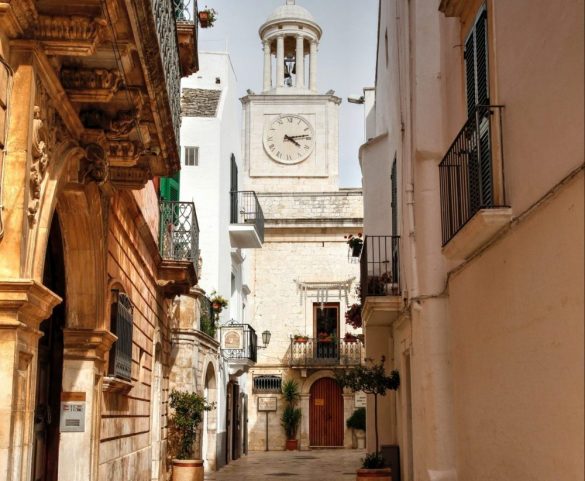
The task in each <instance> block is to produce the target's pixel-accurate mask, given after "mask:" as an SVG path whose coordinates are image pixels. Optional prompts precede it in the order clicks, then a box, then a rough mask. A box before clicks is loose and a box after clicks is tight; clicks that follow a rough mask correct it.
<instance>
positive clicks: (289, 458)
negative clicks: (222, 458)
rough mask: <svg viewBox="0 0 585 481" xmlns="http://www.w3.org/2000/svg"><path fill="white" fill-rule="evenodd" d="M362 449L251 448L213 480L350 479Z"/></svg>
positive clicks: (211, 476)
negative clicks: (268, 449) (283, 449)
mask: <svg viewBox="0 0 585 481" xmlns="http://www.w3.org/2000/svg"><path fill="white" fill-rule="evenodd" d="M365 454H366V452H365V450H363V449H353V450H346V449H317V450H311V451H296V452H291V451H268V452H266V451H254V452H251V453H250V454H248V456H244V457H242V458H240V459H238V460H237V461H235V462H233V463H231V464H229V465H228V466H226V467H225V468H223V469H222V470H220V471H217V472H210V473H205V479H206V480H213V481H260V480H261V481H281V480H283V479H289V480H291V481H349V480H351V481H354V480H355V473H356V470H357V469H358V468H359V467H360V459H361V458H363V457H364V456H365Z"/></svg>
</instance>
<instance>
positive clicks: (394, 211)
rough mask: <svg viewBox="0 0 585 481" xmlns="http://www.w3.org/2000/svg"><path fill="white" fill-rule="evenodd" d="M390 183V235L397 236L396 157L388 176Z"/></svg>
mask: <svg viewBox="0 0 585 481" xmlns="http://www.w3.org/2000/svg"><path fill="white" fill-rule="evenodd" d="M390 183H391V188H392V200H391V204H390V207H391V208H392V235H398V179H397V177H396V157H394V162H392V173H391V174H390Z"/></svg>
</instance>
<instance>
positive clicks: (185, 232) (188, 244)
mask: <svg viewBox="0 0 585 481" xmlns="http://www.w3.org/2000/svg"><path fill="white" fill-rule="evenodd" d="M159 208H160V229H159V231H160V232H159V249H160V255H161V257H162V258H163V259H171V260H175V261H191V262H193V264H194V265H195V269H197V264H198V261H199V223H198V222H197V213H196V212H195V204H194V203H193V202H175V201H166V200H163V201H160V203H159Z"/></svg>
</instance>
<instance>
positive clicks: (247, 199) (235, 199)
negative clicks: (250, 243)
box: [230, 191, 264, 242]
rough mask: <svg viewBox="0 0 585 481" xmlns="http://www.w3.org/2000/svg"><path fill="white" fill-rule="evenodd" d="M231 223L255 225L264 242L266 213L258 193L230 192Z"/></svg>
mask: <svg viewBox="0 0 585 481" xmlns="http://www.w3.org/2000/svg"><path fill="white" fill-rule="evenodd" d="M230 223H231V224H248V225H250V224H251V225H253V226H254V228H255V229H256V233H257V234H258V237H259V238H260V241H261V242H264V213H263V212H262V207H260V203H259V202H258V197H256V192H252V191H239V192H234V191H232V192H230Z"/></svg>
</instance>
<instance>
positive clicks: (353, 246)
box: [343, 232, 364, 257]
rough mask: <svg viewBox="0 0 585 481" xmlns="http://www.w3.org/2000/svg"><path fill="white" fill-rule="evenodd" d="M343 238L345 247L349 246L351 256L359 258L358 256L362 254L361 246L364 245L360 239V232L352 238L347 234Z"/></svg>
mask: <svg viewBox="0 0 585 481" xmlns="http://www.w3.org/2000/svg"><path fill="white" fill-rule="evenodd" d="M343 238H344V239H346V242H347V245H348V246H349V249H350V251H351V256H352V257H359V256H360V254H361V253H362V245H363V243H364V241H363V239H362V233H361V232H360V233H359V234H358V235H357V236H354V235H353V234H348V235H346V236H343Z"/></svg>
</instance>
